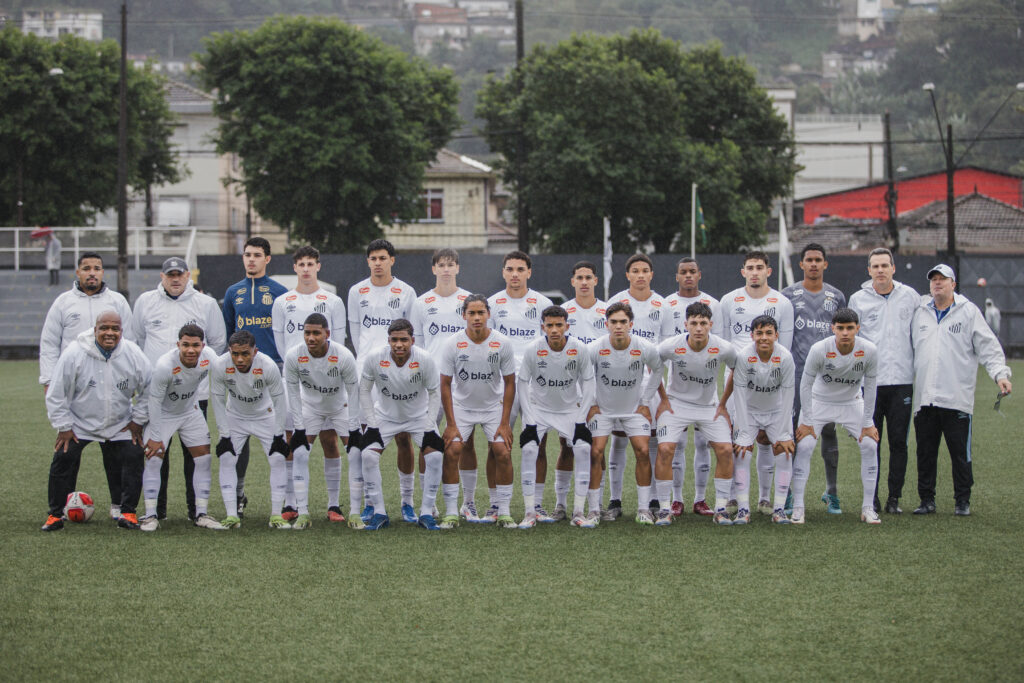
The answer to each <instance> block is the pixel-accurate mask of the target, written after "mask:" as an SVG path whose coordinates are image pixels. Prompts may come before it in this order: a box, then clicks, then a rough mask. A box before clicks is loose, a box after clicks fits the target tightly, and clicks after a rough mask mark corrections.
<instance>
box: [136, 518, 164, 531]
mask: <svg viewBox="0 0 1024 683" xmlns="http://www.w3.org/2000/svg"><path fill="white" fill-rule="evenodd" d="M139 528H140V529H142V530H143V531H156V530H157V529H159V528H160V522H158V521H157V519H156V515H150V516H149V517H143V518H142V519H141V520H139Z"/></svg>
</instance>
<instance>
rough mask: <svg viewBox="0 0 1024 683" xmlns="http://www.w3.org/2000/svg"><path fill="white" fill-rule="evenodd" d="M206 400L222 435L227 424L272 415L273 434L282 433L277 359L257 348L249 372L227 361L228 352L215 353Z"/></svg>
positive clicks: (282, 407) (282, 398)
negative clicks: (237, 368)
mask: <svg viewBox="0 0 1024 683" xmlns="http://www.w3.org/2000/svg"><path fill="white" fill-rule="evenodd" d="M211 365H212V366H213V371H212V372H211V373H210V403H211V404H212V405H213V414H214V416H215V417H216V418H217V431H219V432H220V434H221V436H226V435H227V434H228V432H229V431H230V426H231V425H239V426H240V425H244V424H245V423H246V422H247V421H249V420H261V419H263V418H266V417H268V416H272V417H273V419H274V434H284V421H285V417H286V413H287V412H288V408H287V406H286V405H285V396H284V383H283V382H282V381H281V371H280V370H278V369H277V363H275V362H274V359H272V358H271V357H270V356H268V355H267V354H265V353H263V352H260V351H257V352H256V357H255V358H253V360H252V365H251V366H250V367H249V372H238V371H237V370H236V369H235V366H234V364H232V362H231V353H230V352H229V353H225V354H223V355H221V356H218V357H217V359H216V360H215V361H214V362H213V363H211Z"/></svg>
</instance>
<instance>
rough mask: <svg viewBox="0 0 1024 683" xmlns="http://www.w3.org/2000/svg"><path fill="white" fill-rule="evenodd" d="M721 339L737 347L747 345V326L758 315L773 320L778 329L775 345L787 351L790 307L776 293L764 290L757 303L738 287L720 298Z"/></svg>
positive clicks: (780, 295) (791, 338)
mask: <svg viewBox="0 0 1024 683" xmlns="http://www.w3.org/2000/svg"><path fill="white" fill-rule="evenodd" d="M721 309H722V331H723V333H724V334H723V335H722V336H723V337H725V338H726V339H728V340H729V341H731V342H732V343H733V344H734V345H736V346H738V347H743V346H746V345H747V344H748V343H749V342H750V323H751V321H753V320H754V318H756V317H757V316H759V315H770V316H771V317H773V318H775V322H776V324H777V325H778V328H779V343H780V344H782V345H783V346H785V347H786V348H787V349H788V348H790V347H791V346H792V345H793V304H792V303H791V302H790V300H789V299H787V298H786V297H785V296H783V295H782V292H779V291H778V290H775V289H772V288H771V287H769V288H768V293H767V294H766V295H765V296H763V297H761V298H760V299H754V298H751V296H750V295H749V294H747V289H746V287H740V288H738V289H734V290H733V291H731V292H729V293H728V294H726V295H725V296H723V297H722V302H721Z"/></svg>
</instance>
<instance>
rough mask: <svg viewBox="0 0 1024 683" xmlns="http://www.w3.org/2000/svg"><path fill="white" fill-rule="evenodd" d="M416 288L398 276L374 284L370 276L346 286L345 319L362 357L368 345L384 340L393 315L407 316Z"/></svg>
mask: <svg viewBox="0 0 1024 683" xmlns="http://www.w3.org/2000/svg"><path fill="white" fill-rule="evenodd" d="M415 300H416V290H414V289H413V288H412V287H410V286H409V285H407V284H405V283H404V282H402V281H401V280H399V279H398V278H392V279H391V282H390V283H388V284H386V285H384V286H383V287H377V286H375V285H374V284H373V283H372V282H370V278H366V279H365V280H363V281H362V282H359V283H356V284H354V285H352V288H351V289H349V290H348V322H349V333H350V334H351V335H352V348H354V349H355V350H356V357H357V358H362V357H363V355H364V354H366V353H368V352H369V351H370V349H372V348H373V347H375V346H379V345H381V344H385V343H387V341H388V327H389V326H390V325H391V322H392V321H393V320H395V319H397V318H408V317H409V314H410V313H411V312H412V302H413V301H415Z"/></svg>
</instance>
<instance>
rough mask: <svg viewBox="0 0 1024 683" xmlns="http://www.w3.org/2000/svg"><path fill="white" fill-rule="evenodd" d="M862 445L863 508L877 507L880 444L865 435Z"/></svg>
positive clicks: (860, 444)
mask: <svg viewBox="0 0 1024 683" xmlns="http://www.w3.org/2000/svg"><path fill="white" fill-rule="evenodd" d="M858 446H860V481H861V484H862V485H863V486H864V498H863V501H862V502H861V508H871V509H872V510H874V509H875V482H876V481H878V456H877V452H878V444H877V443H875V440H874V439H869V438H868V437H866V436H865V437H864V438H863V439H861V440H860V443H859V444H858Z"/></svg>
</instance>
